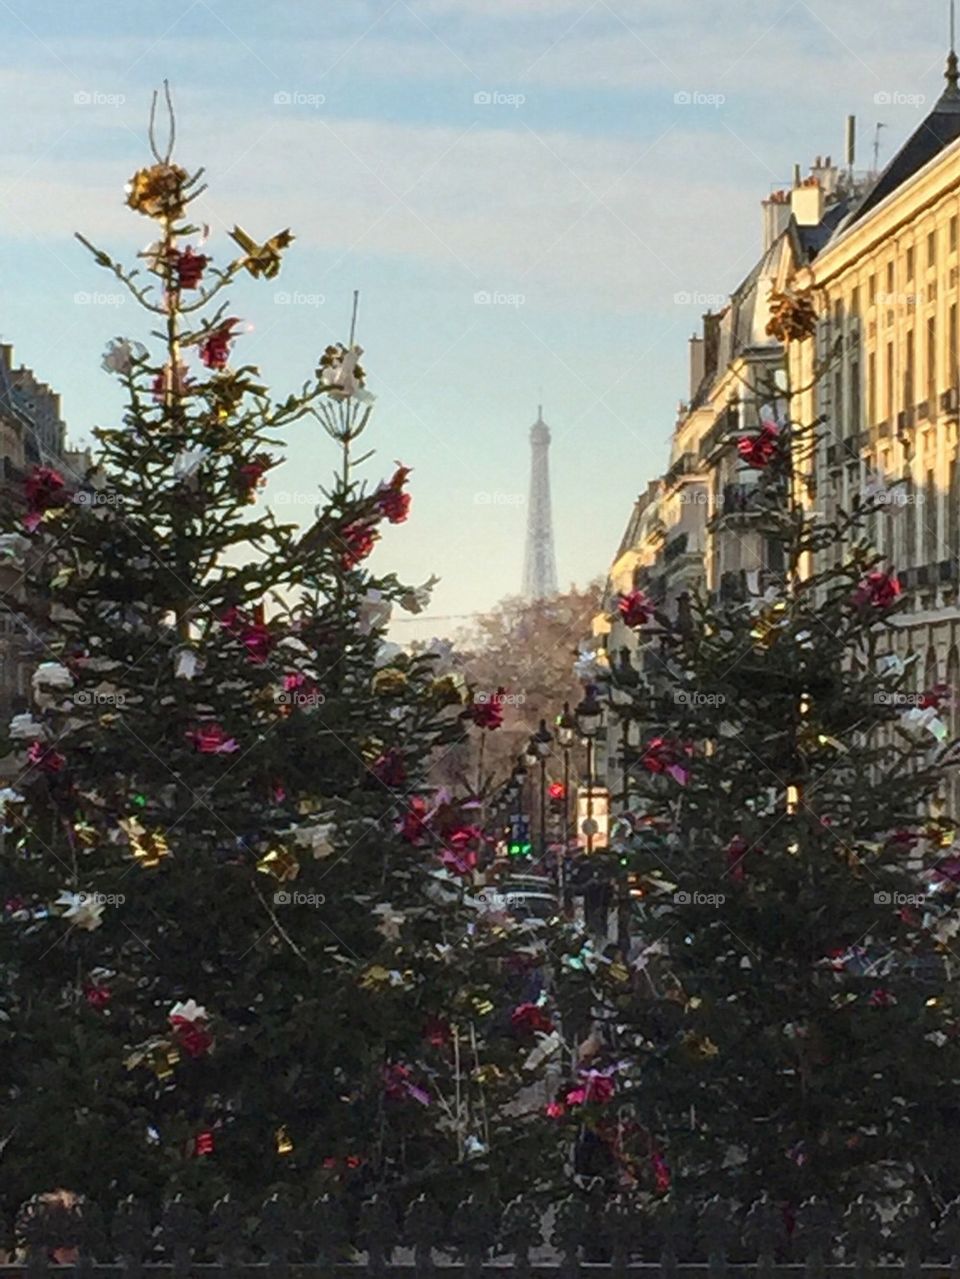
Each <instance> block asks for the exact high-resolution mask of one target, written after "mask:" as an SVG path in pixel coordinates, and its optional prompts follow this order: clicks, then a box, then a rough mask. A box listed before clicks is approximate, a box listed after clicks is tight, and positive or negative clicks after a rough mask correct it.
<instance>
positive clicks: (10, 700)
mask: <svg viewBox="0 0 960 1279" xmlns="http://www.w3.org/2000/svg"><path fill="white" fill-rule="evenodd" d="M87 462H88V458H87V456H86V454H85V453H84V454H80V453H75V452H71V451H70V450H68V448H67V445H66V426H65V425H64V421H63V417H62V413H61V407H60V396H59V395H58V394H57V393H56V392H55V391H53V390H52V389H51V388H50V387H49V386H48V385H47V384H46V383H45V382H42V381H40V379H39V378H38V377H37V375H36V374H35V373H34V371H33V370H32V369H29V368H26V367H25V366H24V365H22V364H21V365H19V366H15V364H14V355H13V348H12V347H11V346H10V345H9V344H6V343H2V342H0V467H2V470H0V496H2V501H3V502H4V503H5V504H6V506H7V508H10V507H13V508H14V509H17V508H18V507H20V506H22V504H23V485H24V480H25V478H26V476H27V475H28V474H29V472H30V471H31V470H32V469H33V467H34V466H52V467H54V468H55V469H57V470H59V471H61V473H62V474H63V475H64V478H65V479H66V480H67V482H68V483H69V482H70V480H71V478H76V477H78V476H81V475H82V474H83V471H84V470H85V469H86V465H87ZM26 602H27V601H26V600H25V597H24V591H23V584H22V567H18V564H17V562H16V560H15V559H12V560H11V561H9V562H0V722H2V723H6V722H7V721H8V720H9V718H10V716H11V714H14V713H16V712H17V711H19V710H22V709H24V708H25V707H26V706H27V705H28V702H29V693H30V676H31V673H32V670H33V668H34V667H35V666H36V665H37V663H38V662H39V661H42V660H43V656H44V655H43V640H42V637H41V636H40V635H39V634H37V633H36V631H35V629H34V628H33V627H31V626H30V625H29V624H28V623H27V621H26V619H25V616H24V608H23V606H24V604H25V603H26ZM28 611H29V612H30V613H31V614H32V613H34V612H35V611H36V610H34V609H30V610H28Z"/></svg>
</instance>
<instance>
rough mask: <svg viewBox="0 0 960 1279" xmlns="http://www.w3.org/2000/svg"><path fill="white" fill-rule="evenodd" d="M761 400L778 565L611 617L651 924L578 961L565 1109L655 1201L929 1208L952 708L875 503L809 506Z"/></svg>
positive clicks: (754, 448)
mask: <svg viewBox="0 0 960 1279" xmlns="http://www.w3.org/2000/svg"><path fill="white" fill-rule="evenodd" d="M768 395H769V399H770V403H769V404H768V405H767V406H766V407H765V409H764V412H763V416H762V425H761V426H760V427H759V429H758V430H756V431H753V432H751V433H749V434H748V435H746V436H744V437H743V438H742V439H740V440H739V441H734V444H735V445H736V447H737V448H738V451H739V455H740V459H741V462H742V465H743V468H744V470H745V471H748V472H749V473H750V474H751V477H752V478H754V479H755V480H756V489H755V490H754V493H755V496H754V498H753V504H752V507H751V514H750V519H751V521H752V522H753V524H752V527H753V528H755V529H758V530H759V531H760V532H761V533H762V534H764V535H765V536H766V538H767V539H769V541H768V545H772V546H773V548H774V549H778V550H779V551H781V552H782V557H781V558H782V565H783V572H782V573H780V574H777V575H773V574H769V573H768V574H767V575H766V579H765V581H763V582H762V583H761V584H760V585H759V586H758V588H757V590H756V591H755V592H754V593H753V594H752V596H751V597H750V598H749V599H747V600H745V601H741V602H738V603H728V602H724V601H723V600H722V599H717V598H713V599H710V598H707V597H706V596H705V595H704V596H702V597H700V598H698V599H693V600H690V601H686V600H685V601H682V604H681V607H680V608H679V610H678V613H677V615H676V616H670V617H667V616H664V615H663V614H662V613H660V612H658V610H657V607H656V605H655V602H654V601H652V600H651V599H650V598H648V597H647V596H646V595H645V594H644V593H643V592H640V591H633V592H632V593H630V594H627V595H624V596H622V597H621V598H620V600H619V601H618V607H619V612H620V615H621V616H622V617H623V619H624V620H625V621H626V622H627V624H628V625H629V626H632V627H635V628H636V629H637V630H638V631H640V632H641V635H642V636H643V638H644V640H645V642H646V643H647V644H649V645H652V646H654V648H655V650H656V651H657V652H658V654H659V657H660V659H661V660H660V663H659V666H660V669H661V670H662V672H663V675H662V678H660V679H659V680H658V681H656V682H655V683H649V684H648V683H643V684H640V683H639V682H638V681H637V680H636V677H635V675H634V676H633V678H632V679H631V677H630V671H629V670H628V669H627V668H624V670H623V671H618V670H617V669H616V668H615V669H614V670H613V672H612V674H611V681H612V683H613V684H614V685H616V686H617V687H616V696H615V697H612V698H611V711H612V713H613V714H617V715H620V716H623V718H624V720H626V721H628V722H629V723H630V724H631V726H632V739H631V740H632V741H633V742H638V743H639V744H638V745H635V746H632V747H630V748H629V751H630V753H629V759H628V760H627V764H628V768H629V772H630V775H631V777H632V779H633V789H634V798H633V801H632V804H631V809H630V811H629V812H627V813H626V814H625V815H624V817H623V819H622V821H621V823H620V829H619V834H618V838H617V841H616V844H617V848H618V850H619V852H620V860H621V864H622V873H623V874H627V873H630V874H632V875H633V876H635V882H636V883H638V884H639V885H640V886H641V891H642V892H643V893H644V898H643V906H644V911H645V924H644V927H643V929H642V935H641V936H640V937H639V938H638V939H637V941H636V945H635V947H634V953H633V954H632V955H631V956H630V957H629V958H630V961H631V962H630V965H629V967H628V965H627V964H626V963H624V962H623V960H624V959H625V958H626V957H624V956H620V957H617V956H612V957H611V956H610V955H607V956H602V955H598V954H596V953H595V952H594V951H593V950H592V949H591V948H589V947H588V948H587V949H586V951H585V952H584V953H582V954H581V955H580V956H579V957H577V958H576V960H575V961H574V962H573V966H572V967H571V965H570V962H569V961H568V965H567V972H568V979H567V980H568V985H569V992H568V995H567V998H568V999H570V1000H577V1001H578V1005H579V1006H580V1007H581V1008H582V1007H586V1008H589V1009H593V1010H600V1011H599V1015H598V1016H597V1017H596V1020H595V1026H594V1033H593V1035H592V1036H591V1037H590V1039H589V1041H588V1042H587V1044H586V1048H585V1053H586V1058H587V1060H586V1062H585V1064H586V1065H588V1066H589V1067H590V1070H589V1072H588V1074H587V1082H586V1085H584V1084H583V1083H581V1085H580V1086H581V1088H582V1087H584V1086H586V1087H587V1088H588V1089H589V1088H590V1087H593V1089H594V1091H593V1094H592V1096H591V1097H590V1098H588V1100H589V1101H590V1103H591V1104H590V1105H589V1106H588V1107H587V1108H586V1110H584V1108H583V1107H582V1106H580V1107H577V1108H576V1109H574V1110H571V1108H570V1107H569V1105H568V1104H567V1103H566V1102H565V1100H564V1098H563V1097H562V1096H561V1097H560V1098H559V1099H558V1103H557V1106H556V1112H557V1116H558V1120H560V1122H565V1123H575V1124H577V1125H578V1126H579V1125H580V1123H581V1121H582V1120H583V1118H584V1116H585V1114H586V1116H587V1117H588V1119H589V1123H588V1128H589V1130H590V1132H591V1133H592V1134H593V1136H594V1137H596V1136H597V1134H599V1136H600V1138H601V1139H602V1141H603V1144H604V1151H605V1154H604V1160H602V1161H601V1165H602V1167H601V1172H602V1175H603V1176H604V1177H605V1178H607V1179H609V1181H610V1182H611V1184H616V1183H617V1182H619V1183H620V1184H625V1183H626V1184H631V1185H634V1186H638V1187H641V1188H643V1189H645V1190H647V1191H648V1192H649V1193H651V1194H652V1195H655V1196H666V1195H671V1196H673V1197H674V1198H677V1199H679V1200H681V1201H686V1202H688V1203H689V1202H690V1201H691V1200H693V1201H695V1202H703V1200H704V1199H705V1198H707V1197H709V1196H711V1195H720V1196H722V1197H725V1198H727V1199H729V1200H730V1201H732V1203H734V1204H739V1205H747V1204H750V1203H751V1202H753V1201H754V1200H755V1199H757V1198H758V1197H759V1196H760V1194H761V1193H762V1192H768V1193H769V1194H770V1195H771V1196H772V1197H773V1199H774V1200H775V1201H776V1202H777V1203H779V1204H781V1205H782V1206H783V1208H784V1209H785V1211H786V1212H787V1213H788V1214H789V1213H791V1212H793V1211H795V1210H796V1208H797V1207H798V1206H799V1205H800V1203H801V1202H803V1201H804V1200H806V1199H808V1198H809V1197H810V1196H812V1195H817V1196H820V1197H822V1198H825V1199H827V1200H829V1201H830V1202H831V1203H832V1204H833V1206H834V1207H835V1208H838V1209H839V1210H842V1209H843V1208H844V1207H845V1206H846V1205H847V1204H849V1203H850V1202H852V1200H853V1199H854V1198H855V1197H856V1196H857V1195H860V1194H863V1195H865V1196H867V1197H868V1199H869V1200H870V1201H871V1202H879V1201H880V1200H881V1199H882V1197H883V1196H888V1197H897V1196H899V1197H901V1198H902V1197H908V1198H909V1197H911V1196H912V1197H914V1199H915V1201H916V1202H918V1203H920V1204H921V1205H922V1206H923V1208H924V1211H926V1210H928V1209H931V1208H932V1209H935V1208H936V1207H937V1206H938V1205H942V1204H943V1203H944V1202H945V1201H946V1200H949V1199H950V1198H952V1196H953V1195H954V1194H955V1193H956V1190H957V1174H958V1171H960V1170H958V1167H957V1160H956V1154H955V1143H954V1140H953V1136H955V1134H956V1132H957V1123H958V1114H957V1102H956V1097H957V1083H958V1080H960V1039H958V1031H960V1021H958V1013H960V1009H958V1003H957V996H956V991H955V985H954V984H953V983H952V982H951V980H950V968H951V960H952V957H951V955H950V952H949V944H948V943H949V939H950V938H951V937H952V935H953V933H954V932H955V930H956V927H957V920H956V917H955V914H954V912H953V910H952V902H953V898H954V895H955V884H956V880H957V874H958V865H960V863H958V860H957V856H956V846H955V836H956V829H955V827H954V824H953V822H952V821H950V820H949V819H948V818H947V817H946V816H944V815H943V813H942V805H941V804H940V802H939V801H938V799H937V795H938V790H939V789H940V788H941V787H942V781H943V775H944V774H943V768H944V766H945V765H946V764H948V763H949V761H950V759H951V758H952V756H953V748H952V747H951V745H950V744H949V742H948V740H947V738H948V730H947V723H946V719H945V716H946V709H945V706H946V701H947V696H948V695H947V692H946V690H944V689H942V688H924V687H923V686H922V684H921V683H920V682H919V681H922V678H923V676H922V673H918V671H917V669H916V667H915V666H914V665H913V663H911V662H905V661H904V660H902V659H900V658H898V657H896V656H894V655H893V654H894V647H893V644H892V642H891V636H892V634H893V628H894V626H895V624H896V618H897V615H898V613H899V612H900V611H901V610H902V608H903V607H904V604H905V600H904V597H903V593H902V591H901V587H900V583H899V581H898V579H897V577H896V574H895V572H894V570H893V567H892V566H890V565H888V564H885V563H883V562H882V561H881V560H880V559H879V557H878V555H877V554H876V553H875V552H874V551H873V550H872V549H871V546H870V542H869V539H868V536H867V531H868V529H869V521H870V519H871V518H872V517H873V515H874V513H875V512H876V510H877V509H878V506H879V505H880V504H881V502H882V500H883V495H882V494H877V493H875V492H874V493H869V492H868V493H867V494H865V495H864V496H862V497H861V498H859V499H858V500H857V501H856V503H855V504H854V505H853V507H852V509H850V510H847V511H841V512H839V513H838V514H837V516H836V517H835V518H831V519H827V518H826V517H825V516H824V515H822V514H821V513H818V512H817V511H816V510H815V509H813V508H814V507H815V506H816V503H815V502H814V501H811V500H810V494H809V493H808V491H807V488H806V477H807V476H808V475H809V473H810V469H811V468H810V459H811V450H812V449H813V447H814V445H815V440H816V437H817V434H818V432H819V431H820V430H822V428H823V424H822V423H821V424H802V423H797V422H794V421H791V412H790V403H791V397H790V395H789V394H788V393H787V392H786V390H785V389H781V387H780V386H779V385H778V384H773V385H771V386H770V387H769V388H768ZM828 549H829V550H830V551H831V554H829V555H822V554H821V552H823V551H824V550H828ZM938 811H939V815H938V816H934V814H935V813H937V812H938ZM788 1219H789V1217H788Z"/></svg>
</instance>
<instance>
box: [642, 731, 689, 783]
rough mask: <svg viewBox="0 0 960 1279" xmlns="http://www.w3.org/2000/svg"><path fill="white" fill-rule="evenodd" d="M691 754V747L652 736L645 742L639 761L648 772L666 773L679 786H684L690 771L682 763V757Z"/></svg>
mask: <svg viewBox="0 0 960 1279" xmlns="http://www.w3.org/2000/svg"><path fill="white" fill-rule="evenodd" d="M692 754H693V747H692V746H690V745H689V744H687V745H683V744H681V743H679V742H672V741H670V740H669V739H668V738H666V737H653V738H651V739H650V741H649V742H647V745H646V747H645V748H644V752H643V755H642V756H641V757H640V763H641V764H642V766H643V767H644V768H645V769H646V770H647V772H648V773H655V774H659V773H666V774H667V776H668V777H672V778H673V780H674V781H675V782H676V783H677V784H678V785H680V786H686V784H687V779H688V778H689V776H690V771H689V769H688V768H687V767H686V765H685V764H684V763H683V759H684V757H685V756H686V757H689V756H691V755H692Z"/></svg>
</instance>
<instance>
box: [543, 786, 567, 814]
mask: <svg viewBox="0 0 960 1279" xmlns="http://www.w3.org/2000/svg"><path fill="white" fill-rule="evenodd" d="M547 794H548V795H549V796H550V811H551V813H562V812H564V810H565V809H566V806H567V788H566V786H564V784H563V782H551V783H550V785H549V786H548V787H547Z"/></svg>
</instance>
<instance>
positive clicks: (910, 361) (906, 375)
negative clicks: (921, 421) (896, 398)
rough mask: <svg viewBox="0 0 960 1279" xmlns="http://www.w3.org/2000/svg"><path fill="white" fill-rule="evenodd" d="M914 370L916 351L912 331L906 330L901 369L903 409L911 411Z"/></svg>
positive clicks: (914, 401)
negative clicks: (903, 360)
mask: <svg viewBox="0 0 960 1279" xmlns="http://www.w3.org/2000/svg"><path fill="white" fill-rule="evenodd" d="M915 368H916V350H915V347H914V334H913V329H907V342H906V361H905V364H904V369H903V407H904V408H905V409H912V408H913V406H914V404H915V403H916V400H915V398H914V395H915V392H916V379H915V378H914V370H915Z"/></svg>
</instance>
